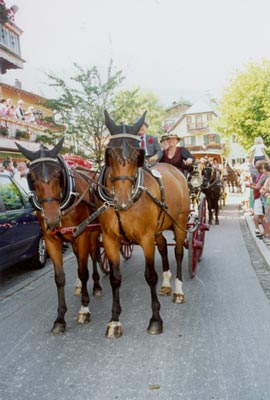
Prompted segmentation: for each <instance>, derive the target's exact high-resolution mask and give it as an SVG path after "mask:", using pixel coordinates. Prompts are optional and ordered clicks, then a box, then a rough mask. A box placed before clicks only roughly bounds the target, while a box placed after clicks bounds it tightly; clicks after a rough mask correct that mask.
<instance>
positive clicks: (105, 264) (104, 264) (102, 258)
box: [98, 247, 110, 275]
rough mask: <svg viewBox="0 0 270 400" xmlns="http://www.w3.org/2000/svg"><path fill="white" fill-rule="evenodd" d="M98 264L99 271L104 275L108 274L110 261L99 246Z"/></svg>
mask: <svg viewBox="0 0 270 400" xmlns="http://www.w3.org/2000/svg"><path fill="white" fill-rule="evenodd" d="M98 265H99V267H100V269H101V271H102V272H103V273H104V274H105V275H108V274H109V272H110V263H109V259H108V257H107V254H106V253H105V250H104V247H100V253H99V260H98Z"/></svg>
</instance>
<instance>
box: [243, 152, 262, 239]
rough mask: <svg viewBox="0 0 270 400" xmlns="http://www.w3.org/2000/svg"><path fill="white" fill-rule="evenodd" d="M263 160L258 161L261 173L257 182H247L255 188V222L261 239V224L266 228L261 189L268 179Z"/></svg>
mask: <svg viewBox="0 0 270 400" xmlns="http://www.w3.org/2000/svg"><path fill="white" fill-rule="evenodd" d="M263 164H264V161H263V160H259V161H257V162H256V165H255V168H256V169H257V170H258V172H259V174H258V176H257V178H256V181H255V183H250V184H247V187H250V188H251V189H253V196H254V210H253V211H254V216H253V220H254V224H255V234H256V236H257V237H258V238H259V239H262V238H263V237H264V232H261V231H260V228H259V225H260V224H262V226H263V228H264V221H263V216H264V210H263V203H262V200H261V193H260V189H261V188H262V187H263V185H264V182H265V180H266V175H264V174H263Z"/></svg>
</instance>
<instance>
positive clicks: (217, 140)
mask: <svg viewBox="0 0 270 400" xmlns="http://www.w3.org/2000/svg"><path fill="white" fill-rule="evenodd" d="M216 143H220V136H219V134H216Z"/></svg>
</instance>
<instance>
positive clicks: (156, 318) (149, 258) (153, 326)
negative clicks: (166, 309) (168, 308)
mask: <svg viewBox="0 0 270 400" xmlns="http://www.w3.org/2000/svg"><path fill="white" fill-rule="evenodd" d="M142 247H143V251H144V256H145V280H146V282H147V283H148V285H149V287H150V292H151V305H152V317H151V319H150V322H149V325H148V328H147V332H148V333H150V334H151V335H158V334H160V333H162V332H163V321H162V319H161V317H160V314H159V311H160V302H159V300H158V295H157V282H158V276H157V273H156V271H155V263H154V260H155V243H154V240H148V241H147V240H146V239H144V240H143V244H142Z"/></svg>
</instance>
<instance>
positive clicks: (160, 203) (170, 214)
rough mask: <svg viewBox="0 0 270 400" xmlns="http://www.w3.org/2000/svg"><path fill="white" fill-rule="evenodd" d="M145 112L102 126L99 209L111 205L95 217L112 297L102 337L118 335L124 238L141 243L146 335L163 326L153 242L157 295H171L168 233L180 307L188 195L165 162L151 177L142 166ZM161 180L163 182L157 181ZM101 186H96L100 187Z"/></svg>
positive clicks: (182, 181) (178, 176)
mask: <svg viewBox="0 0 270 400" xmlns="http://www.w3.org/2000/svg"><path fill="white" fill-rule="evenodd" d="M145 114H146V113H144V115H143V116H142V117H141V118H140V119H139V121H137V122H136V123H135V124H134V125H132V126H129V125H116V124H115V123H114V121H113V120H112V119H111V118H110V116H109V114H108V113H107V112H105V122H106V126H107V128H108V130H109V132H110V134H111V136H110V141H109V143H108V145H107V146H106V152H105V164H106V166H105V168H104V170H103V172H102V173H101V177H102V188H105V189H102V191H101V189H99V190H100V193H99V195H100V202H99V206H102V204H104V202H105V203H106V201H107V203H108V204H109V205H110V206H109V207H108V208H107V210H106V211H105V212H104V213H102V214H101V215H100V216H99V222H100V225H101V231H102V239H103V245H104V249H105V252H106V254H107V257H108V259H109V263H110V282H111V287H112V294H113V304H112V315H111V319H110V322H109V324H108V326H107V331H106V337H108V338H118V337H120V336H121V335H122V326H121V322H120V321H119V316H120V314H121V306H120V285H121V273H120V265H119V264H120V246H121V242H122V240H123V238H126V239H128V240H129V241H132V242H133V243H136V244H138V245H140V246H141V247H142V249H143V252H144V257H145V279H146V281H147V283H148V285H149V288H150V293H151V307H152V316H151V319H150V322H149V325H148V329H147V331H148V333H150V334H160V333H162V331H163V322H162V319H161V317H160V302H159V299H158V295H157V282H158V277H157V272H156V270H155V244H157V246H158V250H159V252H160V254H161V257H162V263H163V271H164V272H163V284H162V288H161V294H163V295H167V294H169V293H170V277H171V273H170V270H169V263H168V255H167V243H166V239H165V237H164V236H163V234H162V232H163V231H164V230H167V229H172V230H173V232H174V237H175V242H176V244H175V257H176V266H177V268H176V270H177V272H176V279H175V291H174V302H175V303H183V302H184V294H183V290H182V285H183V284H182V258H183V252H184V250H183V247H184V242H185V238H186V229H187V222H188V215H189V207H190V205H189V203H190V200H189V191H188V186H187V182H186V179H185V177H184V175H183V174H181V172H179V171H178V170H177V169H176V168H174V167H173V166H171V165H169V164H165V163H163V164H156V165H155V167H154V169H155V171H156V172H155V175H156V177H155V176H154V174H152V173H151V171H150V170H147V169H146V168H144V158H145V150H144V149H140V146H139V137H138V135H137V134H138V131H139V129H140V127H141V126H142V125H143V123H144V119H145ZM161 177H162V178H161ZM99 188H101V186H99Z"/></svg>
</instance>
